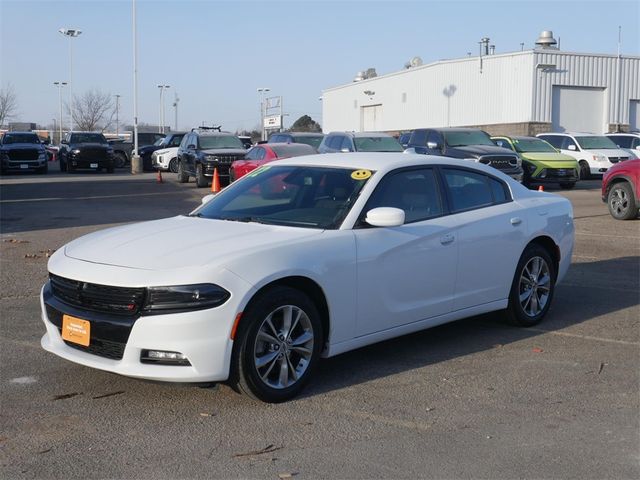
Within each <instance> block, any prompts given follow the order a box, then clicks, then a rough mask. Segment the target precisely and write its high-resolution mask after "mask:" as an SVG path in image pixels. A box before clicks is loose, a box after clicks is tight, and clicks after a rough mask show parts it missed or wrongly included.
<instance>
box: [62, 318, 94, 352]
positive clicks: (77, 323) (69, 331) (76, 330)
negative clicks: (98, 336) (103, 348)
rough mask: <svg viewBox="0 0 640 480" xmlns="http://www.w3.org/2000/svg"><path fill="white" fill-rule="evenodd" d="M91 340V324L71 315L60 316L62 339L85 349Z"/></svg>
mask: <svg viewBox="0 0 640 480" xmlns="http://www.w3.org/2000/svg"><path fill="white" fill-rule="evenodd" d="M90 338H91V323H89V321H87V320H82V319H81V318H76V317H72V316H71V315H63V316H62V339H63V340H66V341H68V342H72V343H77V344H78V345H83V346H85V347H88V346H89V339H90Z"/></svg>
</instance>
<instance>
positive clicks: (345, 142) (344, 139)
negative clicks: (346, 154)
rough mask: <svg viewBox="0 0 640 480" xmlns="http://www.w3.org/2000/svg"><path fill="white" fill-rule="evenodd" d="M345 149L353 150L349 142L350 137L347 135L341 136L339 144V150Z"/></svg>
mask: <svg viewBox="0 0 640 480" xmlns="http://www.w3.org/2000/svg"><path fill="white" fill-rule="evenodd" d="M345 148H346V149H347V150H349V151H350V152H353V144H352V143H351V139H350V138H349V137H348V136H346V135H345V136H344V137H342V143H341V144H340V150H342V149H345Z"/></svg>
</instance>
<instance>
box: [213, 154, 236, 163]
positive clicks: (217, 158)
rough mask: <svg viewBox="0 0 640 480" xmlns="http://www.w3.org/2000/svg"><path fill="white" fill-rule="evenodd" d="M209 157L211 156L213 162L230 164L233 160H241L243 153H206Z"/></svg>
mask: <svg viewBox="0 0 640 480" xmlns="http://www.w3.org/2000/svg"><path fill="white" fill-rule="evenodd" d="M208 157H209V158H211V159H212V160H213V161H214V162H219V163H225V164H231V163H232V162H235V161H236V160H241V159H243V158H244V154H242V153H236V154H234V153H229V154H224V155H218V154H217V153H216V154H209V155H208ZM209 158H207V160H209Z"/></svg>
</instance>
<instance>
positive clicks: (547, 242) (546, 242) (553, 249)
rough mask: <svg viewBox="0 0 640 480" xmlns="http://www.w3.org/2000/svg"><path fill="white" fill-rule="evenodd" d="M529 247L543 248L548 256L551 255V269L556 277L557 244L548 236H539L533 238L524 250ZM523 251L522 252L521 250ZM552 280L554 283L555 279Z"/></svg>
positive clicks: (557, 262)
mask: <svg viewBox="0 0 640 480" xmlns="http://www.w3.org/2000/svg"><path fill="white" fill-rule="evenodd" d="M529 245H538V246H540V247H542V248H544V249H545V250H546V251H547V252H549V255H551V259H552V260H553V267H554V269H553V270H554V274H555V277H556V278H557V277H558V271H559V269H560V257H561V254H560V247H559V246H558V244H557V243H556V242H555V240H554V239H553V238H551V237H549V236H548V235H539V236H537V237H535V238H533V239H532V240H531V241H530V242H529V243H528V244H527V246H526V247H525V250H526V248H527V247H528V246H529ZM523 251H524V250H523ZM556 278H554V281H555V279H556Z"/></svg>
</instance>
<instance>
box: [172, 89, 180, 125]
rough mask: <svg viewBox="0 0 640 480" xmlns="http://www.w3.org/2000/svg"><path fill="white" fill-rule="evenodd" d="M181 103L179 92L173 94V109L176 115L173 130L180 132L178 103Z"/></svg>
mask: <svg viewBox="0 0 640 480" xmlns="http://www.w3.org/2000/svg"><path fill="white" fill-rule="evenodd" d="M179 101H180V99H179V98H178V92H173V108H174V112H173V113H174V114H175V121H174V123H173V128H174V130H176V131H177V130H178V102H179Z"/></svg>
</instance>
